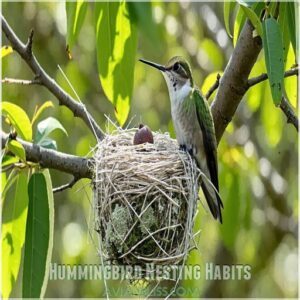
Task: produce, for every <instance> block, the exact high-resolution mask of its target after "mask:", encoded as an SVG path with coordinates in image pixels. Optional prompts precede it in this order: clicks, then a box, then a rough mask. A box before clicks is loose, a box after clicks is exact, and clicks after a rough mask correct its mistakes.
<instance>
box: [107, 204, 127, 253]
mask: <svg viewBox="0 0 300 300" xmlns="http://www.w3.org/2000/svg"><path fill="white" fill-rule="evenodd" d="M130 219H131V218H130V213H129V212H128V209H127V208H126V207H123V206H120V205H116V207H115V208H114V211H113V213H112V215H111V221H110V222H109V223H108V225H107V230H106V246H107V248H108V250H109V249H110V248H111V246H114V247H115V248H117V251H118V252H120V253H121V252H122V249H123V247H124V244H122V241H123V240H124V237H125V236H126V234H127V233H128V231H129V229H130ZM109 252H111V251H109Z"/></svg>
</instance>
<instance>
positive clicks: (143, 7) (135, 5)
mask: <svg viewBox="0 0 300 300" xmlns="http://www.w3.org/2000/svg"><path fill="white" fill-rule="evenodd" d="M127 5H128V10H129V14H130V20H131V21H133V22H134V23H135V24H137V28H138V29H139V30H141V31H142V32H143V35H144V36H145V37H147V39H148V40H149V41H150V43H149V44H150V45H152V46H153V47H155V48H156V49H157V47H160V45H161V41H160V39H159V34H158V27H157V24H156V23H155V22H154V19H153V14H152V3H151V2H128V4H127Z"/></svg>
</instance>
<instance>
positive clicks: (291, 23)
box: [286, 2, 297, 57]
mask: <svg viewBox="0 0 300 300" xmlns="http://www.w3.org/2000/svg"><path fill="white" fill-rule="evenodd" d="M286 5H287V15H288V18H287V22H288V27H289V33H290V39H291V42H292V45H293V49H294V53H295V56H296V57H297V44H296V28H297V27H296V20H295V3H294V2H286Z"/></svg>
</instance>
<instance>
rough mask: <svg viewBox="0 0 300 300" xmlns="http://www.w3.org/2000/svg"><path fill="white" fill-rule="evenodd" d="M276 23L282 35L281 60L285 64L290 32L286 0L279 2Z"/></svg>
mask: <svg viewBox="0 0 300 300" xmlns="http://www.w3.org/2000/svg"><path fill="white" fill-rule="evenodd" d="M278 23H279V26H280V30H281V32H282V37H283V62H284V64H285V62H286V58H287V54H288V51H289V46H290V33H289V28H288V12H287V3H286V2H281V3H280V6H279V19H278Z"/></svg>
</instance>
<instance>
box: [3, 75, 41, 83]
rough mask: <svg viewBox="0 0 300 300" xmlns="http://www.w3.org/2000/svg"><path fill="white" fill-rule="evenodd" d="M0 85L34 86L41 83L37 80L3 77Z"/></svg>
mask: <svg viewBox="0 0 300 300" xmlns="http://www.w3.org/2000/svg"><path fill="white" fill-rule="evenodd" d="M1 83H8V84H21V85H34V84H41V81H40V80H39V79H32V80H26V79H15V78H8V77H5V78H3V79H2V80H1Z"/></svg>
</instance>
